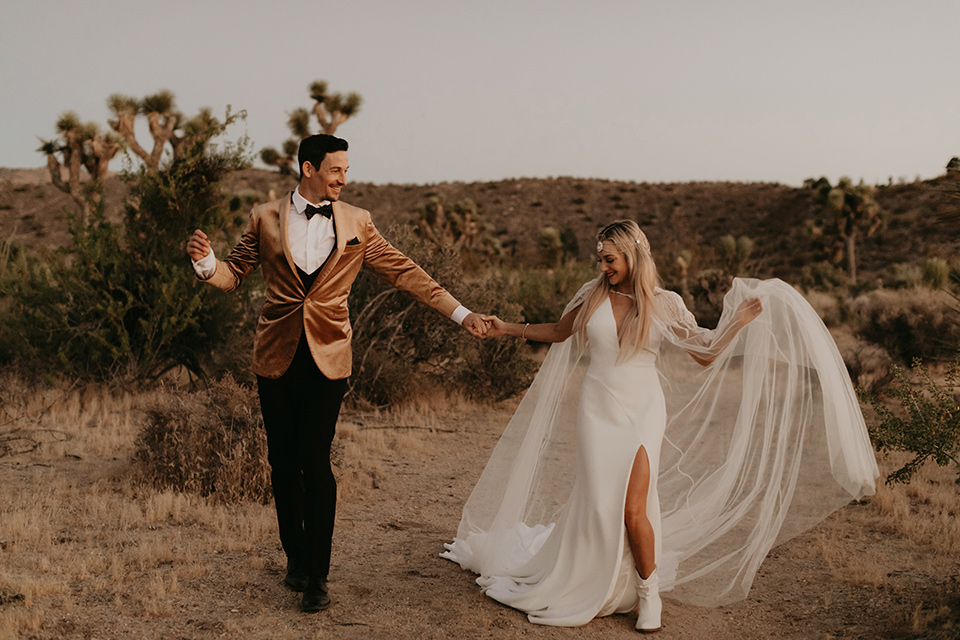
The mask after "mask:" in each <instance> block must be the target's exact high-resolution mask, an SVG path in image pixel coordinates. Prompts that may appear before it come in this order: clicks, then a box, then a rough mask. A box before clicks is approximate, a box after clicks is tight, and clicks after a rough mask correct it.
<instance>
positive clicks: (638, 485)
mask: <svg viewBox="0 0 960 640" xmlns="http://www.w3.org/2000/svg"><path fill="white" fill-rule="evenodd" d="M649 491H650V461H649V460H648V459H647V450H646V449H645V448H644V447H640V449H639V450H638V451H637V455H636V457H635V458H634V459H633V468H632V469H631V470H630V481H629V482H628V483H627V501H626V504H625V506H624V515H623V518H624V524H625V525H626V526H627V539H628V540H629V542H630V551H631V552H632V553H633V559H634V562H636V564H637V572H638V573H639V574H640V577H641V578H643V579H644V580H646V579H647V578H648V577H650V574H651V573H653V570H654V569H655V568H656V555H655V551H654V539H653V525H651V524H650V519H649V518H647V494H648V493H649Z"/></svg>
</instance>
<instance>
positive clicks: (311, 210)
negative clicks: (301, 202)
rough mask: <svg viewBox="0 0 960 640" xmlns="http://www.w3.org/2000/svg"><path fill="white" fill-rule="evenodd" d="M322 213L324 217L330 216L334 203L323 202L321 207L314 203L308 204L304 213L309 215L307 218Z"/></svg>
mask: <svg viewBox="0 0 960 640" xmlns="http://www.w3.org/2000/svg"><path fill="white" fill-rule="evenodd" d="M318 213H319V214H320V215H322V216H323V217H324V218H329V217H330V216H332V215H333V205H332V204H330V203H327V204H322V205H320V206H319V207H315V206H313V205H312V204H308V205H307V208H306V209H304V210H303V215H305V216H307V220H309V219H310V218H312V217H313V216H315V215H317V214H318Z"/></svg>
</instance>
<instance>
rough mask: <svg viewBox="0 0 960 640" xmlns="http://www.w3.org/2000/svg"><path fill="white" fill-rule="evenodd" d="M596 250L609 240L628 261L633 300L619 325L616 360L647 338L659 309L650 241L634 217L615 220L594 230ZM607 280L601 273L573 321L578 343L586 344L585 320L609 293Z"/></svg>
mask: <svg viewBox="0 0 960 640" xmlns="http://www.w3.org/2000/svg"><path fill="white" fill-rule="evenodd" d="M597 240H598V242H597V253H599V252H600V251H599V250H600V248H601V247H602V245H603V243H604V242H605V241H609V242H612V243H613V245H614V246H615V247H616V249H617V251H619V252H620V253H621V254H622V255H623V257H624V259H625V260H626V262H627V277H626V283H628V284H629V288H630V295H632V296H633V304H632V305H631V308H630V311H629V312H628V313H627V316H626V318H624V321H623V323H622V324H621V326H620V330H619V332H618V335H617V338H618V339H619V341H620V354H619V356H618V357H617V362H622V361H624V360H628V359H629V358H632V357H633V356H634V355H636V354H637V353H638V352H639V351H640V350H641V349H642V348H643V347H644V346H646V344H647V341H648V340H649V338H650V327H651V325H652V324H653V317H654V314H656V313H657V312H658V311H659V306H658V304H657V299H656V288H657V266H656V264H654V262H653V255H651V253H650V242H649V241H648V240H647V236H646V235H644V233H643V231H641V230H640V226H639V225H638V224H637V223H636V222H634V221H633V220H617V221H616V222H613V223H611V224H608V225H607V226H606V227H604V228H603V229H601V230H600V233H598V234H597ZM611 289H612V287H611V286H610V282H609V281H608V280H607V279H606V278H605V277H604V276H603V275H602V274H601V275H600V277H599V278H597V279H596V280H595V281H594V284H593V287H592V288H591V289H590V290H589V292H588V293H587V296H586V299H585V300H584V302H583V306H582V307H581V309H580V313H578V314H577V319H576V321H575V322H574V324H573V331H574V333H576V334H577V335H578V336H579V337H580V344H582V345H584V344H586V340H587V321H588V320H590V317H591V316H592V315H593V313H594V312H595V311H596V310H597V308H598V307H599V306H600V305H601V304H603V301H604V299H605V298H608V297H609V296H610V291H611Z"/></svg>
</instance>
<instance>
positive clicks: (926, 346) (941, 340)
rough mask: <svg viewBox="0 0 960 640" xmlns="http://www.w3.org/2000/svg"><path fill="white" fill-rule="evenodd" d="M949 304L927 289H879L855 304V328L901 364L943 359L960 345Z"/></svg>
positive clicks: (955, 318) (959, 325)
mask: <svg viewBox="0 0 960 640" xmlns="http://www.w3.org/2000/svg"><path fill="white" fill-rule="evenodd" d="M949 301H950V299H949V298H948V297H947V295H946V294H944V293H941V292H936V291H931V290H929V289H924V288H914V289H900V290H897V291H890V290H888V289H878V290H876V291H871V292H870V293H867V294H864V295H861V296H859V297H857V298H856V299H855V300H854V301H853V304H852V305H851V308H852V311H853V327H854V330H855V331H856V332H857V333H858V334H859V335H860V336H862V337H864V338H865V339H867V340H869V341H871V342H873V343H875V344H878V345H880V346H882V347H883V348H884V349H886V350H887V351H888V352H889V353H890V355H892V356H894V357H896V358H898V359H899V360H900V361H902V362H911V361H912V360H913V359H914V358H923V359H925V360H929V359H933V360H943V359H945V358H950V357H951V356H952V354H953V353H955V351H956V348H957V345H958V344H960V323H958V316H957V310H956V309H953V308H951V306H950V303H949Z"/></svg>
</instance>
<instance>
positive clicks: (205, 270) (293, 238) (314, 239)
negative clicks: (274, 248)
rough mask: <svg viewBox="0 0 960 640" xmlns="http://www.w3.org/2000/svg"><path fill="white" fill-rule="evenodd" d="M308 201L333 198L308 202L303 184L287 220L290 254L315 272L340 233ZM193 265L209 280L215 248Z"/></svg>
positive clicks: (457, 314)
mask: <svg viewBox="0 0 960 640" xmlns="http://www.w3.org/2000/svg"><path fill="white" fill-rule="evenodd" d="M308 204H312V205H313V206H315V207H319V206H323V205H325V204H330V201H329V200H322V201H321V202H320V203H318V204H314V203H312V202H309V201H307V199H306V198H304V197H303V196H302V195H300V187H297V188H296V189H295V190H294V192H293V198H292V202H291V205H290V216H289V218H288V222H287V237H288V238H289V240H290V255H291V256H292V257H293V263H294V264H295V265H297V266H298V267H300V269H302V270H303V271H304V272H305V273H308V274H309V273H313V272H314V271H316V270H317V269H319V268H320V267H321V266H322V265H323V263H324V262H325V261H326V259H327V258H328V257H329V256H330V254H331V253H332V252H333V250H334V248H335V247H336V246H337V235H336V232H335V230H334V228H333V218H332V217H331V218H328V217H326V216H321V215H315V216H313V217H312V218H310V219H309V220H307V216H306V215H305V214H304V213H303V212H304V211H305V210H306V208H307V205H308ZM193 268H194V270H195V271H196V272H197V276H198V277H199V278H200V279H201V280H208V279H209V278H210V277H211V276H213V274H214V272H215V271H216V270H217V257H216V256H215V255H213V251H211V252H210V253H208V254H207V255H206V256H204V257H203V258H201V259H200V260H194V261H193ZM468 315H470V310H469V309H467V308H466V307H464V306H463V305H460V306H458V307H457V308H456V309H455V310H454V312H453V315H451V316H450V319H451V320H453V321H454V322H456V323H457V324H459V325H462V324H463V319H464V318H466V317H467V316H468Z"/></svg>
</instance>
